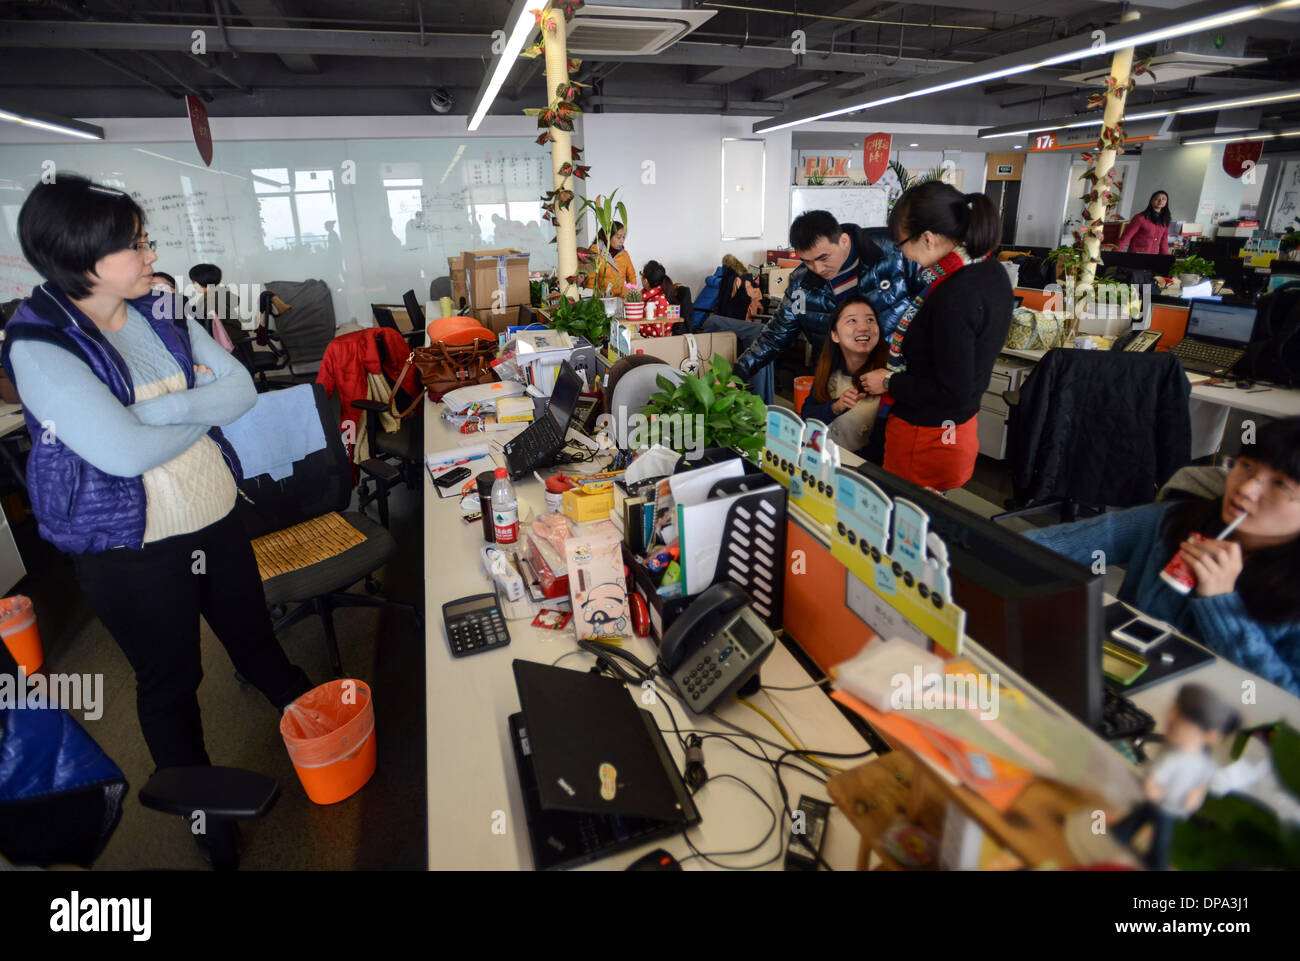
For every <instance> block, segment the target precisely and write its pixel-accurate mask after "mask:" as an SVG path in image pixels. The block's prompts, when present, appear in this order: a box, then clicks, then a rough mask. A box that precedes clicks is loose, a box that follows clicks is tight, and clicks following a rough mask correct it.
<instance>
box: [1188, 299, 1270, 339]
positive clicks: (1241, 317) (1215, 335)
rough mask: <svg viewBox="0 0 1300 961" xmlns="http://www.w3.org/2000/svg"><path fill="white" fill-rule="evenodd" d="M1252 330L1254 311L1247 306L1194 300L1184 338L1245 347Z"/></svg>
mask: <svg viewBox="0 0 1300 961" xmlns="http://www.w3.org/2000/svg"><path fill="white" fill-rule="evenodd" d="M1254 329H1255V308H1254V307H1252V306H1250V305H1249V304H1224V303H1215V302H1214V301H1211V300H1194V301H1192V304H1191V307H1190V308H1188V311H1187V336H1188V337H1197V338H1200V339H1203V340H1214V341H1221V342H1227V343H1232V344H1236V345H1238V346H1241V347H1244V346H1246V345H1247V344H1249V343H1250V335H1251V333H1252V331H1254Z"/></svg>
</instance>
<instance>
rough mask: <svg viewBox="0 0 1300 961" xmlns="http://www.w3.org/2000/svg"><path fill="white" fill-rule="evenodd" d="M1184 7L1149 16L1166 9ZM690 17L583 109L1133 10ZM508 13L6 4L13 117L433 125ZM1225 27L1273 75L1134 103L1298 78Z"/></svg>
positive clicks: (479, 74)
mask: <svg viewBox="0 0 1300 961" xmlns="http://www.w3.org/2000/svg"><path fill="white" fill-rule="evenodd" d="M647 2H648V3H649V4H653V3H655V2H658V3H660V5H662V4H663V0H647ZM1177 5H1179V4H1178V3H1176V2H1175V0H1150V2H1148V3H1146V4H1144V6H1147V7H1149V8H1152V9H1153V11H1154V10H1155V9H1159V8H1166V7H1170V6H1177ZM692 6H694V7H696V8H698V9H700V10H712V11H715V12H716V14H715V16H714V17H712V18H711V19H710V20H708V22H707V23H705V24H704V25H703V26H702V27H701V28H700V29H699V30H697V31H696V32H695V33H693V34H691V35H690V36H689V37H688V38H687V39H685V40H683V41H680V42H678V43H677V44H675V45H674V46H672V47H670V48H668V49H667V50H666V51H664V52H663V53H662V54H660V55H658V56H656V57H651V58H646V57H639V58H623V59H620V60H611V59H602V58H599V57H589V58H587V59H586V61H585V62H584V64H583V67H582V71H581V74H580V79H584V80H585V81H587V82H589V83H591V84H592V85H593V86H592V89H591V90H590V91H589V92H588V93H587V96H586V98H585V101H584V106H585V107H586V108H588V109H590V110H594V111H606V112H620V113H636V112H655V113H664V112H707V113H723V114H746V115H751V116H753V115H775V114H778V113H780V112H781V111H783V110H789V109H797V107H798V105H799V104H800V101H801V100H802V99H803V98H817V97H826V96H828V95H833V96H845V95H847V94H849V93H853V92H855V91H867V90H871V89H874V88H877V87H881V86H887V85H889V84H891V83H897V82H899V81H902V80H906V79H909V78H911V77H915V76H916V75H917V74H921V73H934V72H938V71H942V70H944V69H950V68H952V67H953V66H960V65H962V64H967V63H974V62H978V61H980V60H985V59H989V58H991V57H994V56H1002V55H1006V54H1011V53H1015V52H1018V51H1021V50H1025V49H1027V48H1030V47H1034V46H1037V45H1040V44H1043V43H1046V42H1049V41H1051V40H1053V39H1057V38H1059V37H1062V36H1074V35H1080V34H1083V35H1086V34H1087V33H1089V32H1091V30H1093V29H1096V28H1104V27H1105V26H1106V25H1107V24H1109V23H1113V22H1116V21H1117V20H1118V17H1119V14H1120V11H1121V5H1120V4H1118V3H1112V2H1102V0H1036V2H1025V0H950V2H948V3H946V4H944V5H928V4H926V5H923V4H911V3H909V4H898V3H881V2H872V0H751V2H746V0H695V2H693V4H692ZM796 6H797V7H798V10H799V12H798V14H797V15H796V14H795V13H794V12H793V11H794V9H795V7H796ZM1140 6H1143V5H1140ZM510 7H511V2H510V0H369V2H367V3H365V4H364V5H358V4H356V3H355V2H354V0H143V2H134V0H133V2H129V3H128V2H126V0H21V2H20V0H0V51H2V52H0V106H5V107H8V108H10V109H16V110H22V109H31V110H39V111H44V112H47V113H54V114H60V115H64V116H75V117H114V116H116V117H150V116H157V117H170V116H176V115H177V114H183V112H184V107H183V104H182V98H183V96H184V94H186V93H194V94H196V95H198V96H200V97H202V98H203V99H204V100H205V101H206V102H207V109H208V112H209V113H210V114H211V115H212V116H312V115H317V116H319V115H342V116H349V115H351V116H356V115H416V116H418V115H428V114H429V113H430V112H431V110H430V107H429V95H430V93H431V92H432V91H433V90H434V89H435V88H443V89H445V90H447V91H448V92H450V93H451V95H452V97H453V98H454V100H455V107H454V108H453V111H452V112H453V113H456V114H463V113H464V112H466V110H467V109H468V107H469V106H470V105H471V104H472V102H473V99H474V96H475V93H476V91H477V89H478V87H479V84H480V83H481V81H482V79H483V76H484V73H485V71H486V69H487V66H488V64H489V63H490V59H491V51H490V47H491V33H492V31H493V30H498V29H501V28H502V27H504V26H505V25H506V24H505V21H506V19H507V16H508V13H509V10H510ZM1139 8H1140V7H1139ZM195 29H202V30H204V31H205V33H206V40H207V53H206V54H205V55H203V56H197V55H195V54H193V53H191V52H190V46H191V42H192V41H191V35H192V32H193V30H195ZM796 29H798V30H803V31H804V32H805V34H806V37H807V51H808V52H807V54H806V55H804V56H802V57H796V56H794V55H793V53H792V52H791V49H790V48H791V35H792V33H793V31H795V30H796ZM1224 34H1225V37H1226V41H1227V45H1228V47H1230V48H1234V49H1242V50H1245V51H1246V52H1248V53H1249V54H1250V55H1252V56H1258V57H1266V58H1267V60H1268V62H1267V63H1265V64H1262V65H1260V66H1253V67H1249V68H1244V69H1239V70H1237V71H1233V72H1231V73H1225V74H1215V75H1212V76H1208V77H1200V78H1197V79H1196V80H1194V81H1183V82H1180V83H1176V84H1159V85H1157V86H1156V87H1153V88H1143V89H1141V90H1140V91H1139V92H1136V93H1135V94H1134V98H1135V101H1140V102H1152V101H1157V100H1160V99H1166V98H1176V97H1180V98H1181V97H1186V96H1188V94H1189V93H1202V94H1205V93H1216V92H1219V91H1221V90H1225V89H1229V88H1232V87H1233V85H1236V87H1237V88H1238V89H1240V88H1241V87H1249V88H1251V89H1254V88H1257V87H1270V86H1271V87H1285V86H1294V85H1295V84H1297V83H1300V25H1298V24H1297V23H1296V21H1295V20H1294V19H1291V20H1282V21H1253V22H1251V23H1247V24H1244V25H1240V26H1238V27H1235V28H1229V29H1228V30H1226V31H1224ZM1201 42H1208V38H1201ZM1156 52H1159V51H1156ZM1081 65H1087V64H1086V63H1084V64H1070V65H1068V67H1067V69H1059V70H1054V71H1038V72H1036V73H1034V74H1030V75H1024V76H1019V77H1014V78H1010V79H1008V80H1006V81H1003V82H1000V83H997V84H993V85H989V86H985V87H971V88H964V89H962V90H958V91H953V92H951V93H949V94H947V95H944V96H942V97H929V98H926V99H925V100H922V101H909V102H906V103H901V104H895V105H892V106H889V107H884V108H880V109H878V110H875V111H872V113H871V114H870V115H869V118H868V117H865V116H864V117H862V118H861V119H863V120H864V121H868V120H869V121H870V122H891V123H905V122H909V121H911V122H928V123H935V124H959V125H962V126H971V125H974V126H989V125H996V124H1002V123H1007V122H1011V121H1018V120H1030V119H1038V118H1041V117H1058V116H1062V115H1066V114H1070V113H1074V112H1076V111H1079V110H1081V109H1082V107H1083V103H1084V100H1085V99H1086V96H1087V93H1088V91H1087V89H1085V88H1080V87H1078V86H1075V85H1071V84H1069V83H1068V82H1067V81H1064V80H1063V79H1062V78H1063V77H1064V76H1065V75H1067V74H1069V73H1072V72H1077V70H1078V69H1079V68H1080V66H1081ZM544 97H545V90H544V85H543V83H542V80H541V76H540V70H539V63H538V62H537V61H533V62H531V63H530V62H528V61H521V62H520V64H519V65H517V66H516V67H515V69H514V72H513V73H512V75H511V77H510V80H509V81H508V82H507V85H506V87H505V89H504V91H503V93H502V95H501V96H500V97H499V98H498V100H497V101H496V104H495V106H494V108H493V113H501V114H508V113H516V112H517V111H518V110H520V109H521V108H523V107H525V106H535V105H537V104H538V103H540V102H541V101H542V99H543V98H544ZM1283 119H1285V118H1283ZM914 139H915V138H914Z"/></svg>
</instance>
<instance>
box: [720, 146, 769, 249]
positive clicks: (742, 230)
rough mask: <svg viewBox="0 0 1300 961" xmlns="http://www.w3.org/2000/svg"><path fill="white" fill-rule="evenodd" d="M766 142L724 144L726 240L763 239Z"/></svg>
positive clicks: (723, 232)
mask: <svg viewBox="0 0 1300 961" xmlns="http://www.w3.org/2000/svg"><path fill="white" fill-rule="evenodd" d="M766 146H767V141H765V140H733V139H730V138H728V139H725V140H723V141H722V239H723V240H749V239H753V238H755V237H762V236H763V175H764V172H765V170H766V153H765V148H766Z"/></svg>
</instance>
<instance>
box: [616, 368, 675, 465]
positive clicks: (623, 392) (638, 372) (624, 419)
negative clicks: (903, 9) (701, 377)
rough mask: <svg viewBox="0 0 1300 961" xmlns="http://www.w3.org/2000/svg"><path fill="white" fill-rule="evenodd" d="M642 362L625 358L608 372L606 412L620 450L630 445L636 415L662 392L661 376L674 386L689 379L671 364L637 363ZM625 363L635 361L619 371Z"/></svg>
mask: <svg viewBox="0 0 1300 961" xmlns="http://www.w3.org/2000/svg"><path fill="white" fill-rule="evenodd" d="M642 359H643V358H642V357H636V356H634V357H626V358H624V359H623V360H622V361H619V363H618V364H615V365H614V368H613V369H611V370H610V372H609V376H610V387H609V391H608V393H607V394H606V396H607V397H608V398H609V400H608V402H607V404H606V413H608V414H609V415H610V417H611V418H612V423H611V425H610V428H611V432H612V433H613V435H614V442H615V443H616V444H618V446H619V447H627V446H628V442H629V439H630V437H631V434H632V431H633V430H634V429H635V427H636V421H634V420H633V415H634V414H640V413H641V411H642V409H643V408H644V407H645V405H646V402H647V401H648V400H649V399H650V398H651V397H652V396H653V395H655V394H657V393H659V391H660V389H661V388H660V387H659V384H658V383H657V378H658V377H659V375H660V374H662V375H663V376H664V377H666V378H667V379H668V380H671V381H672V382H673V383H674V384H680V383H681V382H682V378H683V377H685V376H686V375H685V374H683V373H682V372H681V371H680V370H678V369H677V368H676V367H673V366H672V365H671V364H664V363H657V362H652V363H636V362H635V361H640V360H642ZM626 361H633V363H628V364H627V366H626V367H623V368H622V369H621V370H620V369H619V368H620V365H622V364H624V362H626Z"/></svg>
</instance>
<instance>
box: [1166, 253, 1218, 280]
mask: <svg viewBox="0 0 1300 961" xmlns="http://www.w3.org/2000/svg"><path fill="white" fill-rule="evenodd" d="M1170 272H1171V273H1172V274H1173V275H1174V276H1175V277H1177V278H1178V282H1179V283H1180V284H1182V285H1183V286H1184V287H1190V286H1192V285H1193V284H1199V283H1200V282H1201V281H1202V280H1204V279H1205V278H1206V277H1209V276H1212V275H1213V274H1214V261H1212V260H1206V259H1205V258H1204V257H1197V256H1195V255H1192V256H1190V257H1183V258H1182V259H1181V260H1175V261H1174V266H1173V267H1172V268H1171V270H1170Z"/></svg>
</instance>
